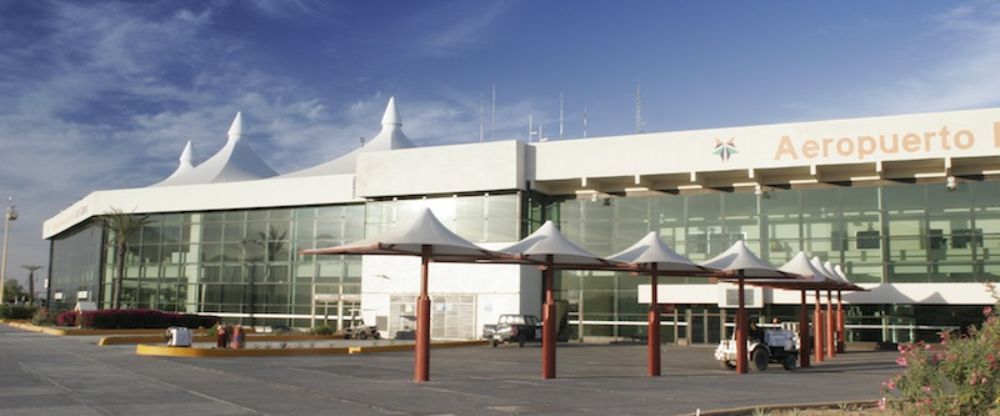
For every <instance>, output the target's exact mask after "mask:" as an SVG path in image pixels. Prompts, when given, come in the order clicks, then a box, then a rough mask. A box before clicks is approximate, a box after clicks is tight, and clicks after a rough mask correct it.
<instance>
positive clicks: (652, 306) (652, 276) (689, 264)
mask: <svg viewBox="0 0 1000 416" xmlns="http://www.w3.org/2000/svg"><path fill="white" fill-rule="evenodd" d="M608 260H611V261H616V262H620V263H626V264H630V265H632V266H634V267H636V268H641V269H644V270H645V271H647V272H648V273H649V284H650V301H649V313H648V328H647V330H646V345H647V369H648V372H649V375H650V376H651V377H656V376H659V375H660V309H659V297H658V295H657V291H658V290H659V289H658V287H657V286H658V283H657V281H656V279H657V275H658V274H661V273H662V274H664V275H680V276H690V275H698V274H707V273H711V272H713V271H712V270H709V269H708V268H706V267H704V266H699V265H697V264H695V263H694V262H693V261H691V260H690V259H688V258H687V257H684V256H682V255H680V254H677V252H675V251H674V250H673V249H671V248H670V247H669V246H667V244H666V243H664V242H663V240H661V239H660V236H659V235H657V234H656V231H650V232H649V233H648V234H646V236H645V237H643V238H642V239H640V240H639V241H637V242H636V243H635V244H633V245H632V246H631V247H629V248H626V249H625V250H622V251H621V252H619V253H616V254H613V255H611V256H610V257H608Z"/></svg>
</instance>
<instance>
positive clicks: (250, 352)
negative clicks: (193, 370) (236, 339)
mask: <svg viewBox="0 0 1000 416" xmlns="http://www.w3.org/2000/svg"><path fill="white" fill-rule="evenodd" d="M135 353H136V354H137V355H146V356H156V357H187V358H202V357H284V356H293V355H346V354H347V347H337V348H284V349H260V348H250V349H240V350H232V349H222V348H219V349H210V348H179V347H167V346H162V345H147V344H139V345H136V347H135Z"/></svg>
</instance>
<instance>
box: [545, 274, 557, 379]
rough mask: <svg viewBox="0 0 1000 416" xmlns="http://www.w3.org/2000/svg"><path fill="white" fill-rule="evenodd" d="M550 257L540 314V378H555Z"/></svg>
mask: <svg viewBox="0 0 1000 416" xmlns="http://www.w3.org/2000/svg"><path fill="white" fill-rule="evenodd" d="M552 257H553V256H552V255H551V254H548V255H546V256H545V271H544V273H545V282H544V284H545V305H544V307H543V309H544V311H543V313H542V316H543V322H542V378H543V379H550V378H555V377H556V325H557V323H556V303H555V295H554V294H553V291H554V288H553V281H554V280H555V279H554V276H553V275H554V274H555V271H554V270H553V267H552V263H553V259H552Z"/></svg>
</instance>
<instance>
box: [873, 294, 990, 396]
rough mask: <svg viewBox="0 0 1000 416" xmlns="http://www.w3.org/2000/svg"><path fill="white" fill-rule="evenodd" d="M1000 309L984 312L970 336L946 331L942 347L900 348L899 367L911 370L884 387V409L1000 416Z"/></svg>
mask: <svg viewBox="0 0 1000 416" xmlns="http://www.w3.org/2000/svg"><path fill="white" fill-rule="evenodd" d="M991 289H992V287H991ZM997 310H1000V307H998V308H989V307H987V308H985V309H984V310H983V314H984V315H985V318H986V320H985V322H984V323H983V324H982V325H981V326H980V327H979V328H974V327H972V328H970V329H969V331H968V332H969V333H968V335H963V336H961V337H955V336H953V335H951V334H948V333H942V334H941V343H940V344H937V345H931V344H925V343H923V342H918V343H915V344H908V345H901V346H900V347H899V351H900V354H899V358H897V359H896V363H897V364H899V365H901V366H903V367H906V370H905V371H903V373H901V374H899V375H897V376H895V377H893V378H891V379H889V380H887V381H885V382H883V383H882V394H883V396H884V397H883V399H882V400H880V401H879V407H882V408H885V407H888V408H891V409H893V410H895V411H896V412H898V413H900V414H904V415H918V414H919V415H956V416H959V415H961V416H964V415H990V414H1000V411H998V409H1000V362H998V360H1000V317H998V313H997Z"/></svg>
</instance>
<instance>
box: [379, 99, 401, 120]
mask: <svg viewBox="0 0 1000 416" xmlns="http://www.w3.org/2000/svg"><path fill="white" fill-rule="evenodd" d="M382 126H383V127H384V126H398V127H402V126H403V118H402V117H400V116H399V110H397V109H396V97H389V104H388V105H386V106H385V114H382Z"/></svg>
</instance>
